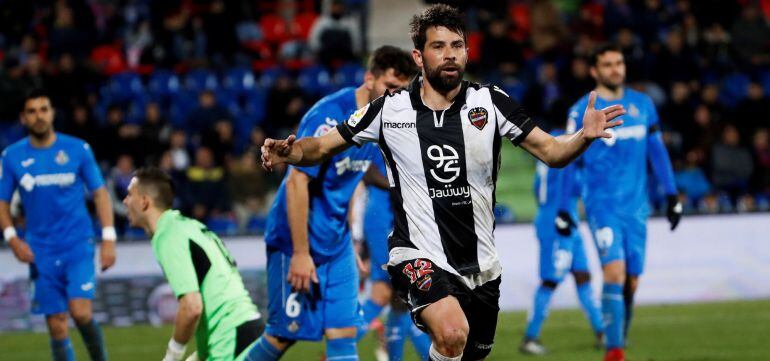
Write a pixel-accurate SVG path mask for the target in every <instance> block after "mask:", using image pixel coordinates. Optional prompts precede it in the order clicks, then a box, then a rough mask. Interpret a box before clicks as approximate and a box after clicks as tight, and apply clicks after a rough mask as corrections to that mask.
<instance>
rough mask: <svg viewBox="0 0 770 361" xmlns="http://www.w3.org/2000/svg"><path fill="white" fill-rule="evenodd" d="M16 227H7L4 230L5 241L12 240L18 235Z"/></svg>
mask: <svg viewBox="0 0 770 361" xmlns="http://www.w3.org/2000/svg"><path fill="white" fill-rule="evenodd" d="M16 236H17V235H16V228H13V226H8V227H5V229H4V230H3V238H4V239H5V242H6V243H7V242H10V241H11V239H12V238H14V237H16Z"/></svg>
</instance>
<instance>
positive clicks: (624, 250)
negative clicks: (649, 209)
mask: <svg viewBox="0 0 770 361" xmlns="http://www.w3.org/2000/svg"><path fill="white" fill-rule="evenodd" d="M588 223H589V226H590V227H591V233H592V234H593V237H594V242H595V243H596V249H597V250H598V251H599V259H600V260H601V262H602V266H603V265H606V264H608V263H610V262H614V261H625V263H626V273H628V274H630V275H634V276H639V275H641V274H642V273H643V272H644V257H645V248H646V244H647V220H646V219H641V218H640V217H632V216H619V215H616V214H610V213H609V212H608V213H600V212H597V214H596V215H590V216H589V219H588Z"/></svg>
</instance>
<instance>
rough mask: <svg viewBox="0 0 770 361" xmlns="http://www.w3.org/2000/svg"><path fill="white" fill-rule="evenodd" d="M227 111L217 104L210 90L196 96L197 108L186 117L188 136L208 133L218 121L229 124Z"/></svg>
mask: <svg viewBox="0 0 770 361" xmlns="http://www.w3.org/2000/svg"><path fill="white" fill-rule="evenodd" d="M232 119H233V117H232V115H231V114H230V112H229V111H227V109H226V108H225V107H223V106H221V105H220V104H218V103H217V98H216V96H215V95H214V92H213V91H211V90H204V91H202V92H201V93H200V94H199V95H198V106H197V107H196V108H195V109H193V110H192V111H191V112H190V115H189V116H188V117H187V123H186V124H187V126H186V128H187V130H188V131H189V132H190V134H201V133H203V132H206V131H209V130H210V129H211V128H212V127H213V126H214V124H215V123H217V122H219V121H228V122H231V121H232Z"/></svg>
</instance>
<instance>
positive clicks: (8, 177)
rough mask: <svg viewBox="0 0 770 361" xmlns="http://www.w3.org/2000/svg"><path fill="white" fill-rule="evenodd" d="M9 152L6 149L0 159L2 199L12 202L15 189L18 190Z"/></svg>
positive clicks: (0, 191)
mask: <svg viewBox="0 0 770 361" xmlns="http://www.w3.org/2000/svg"><path fill="white" fill-rule="evenodd" d="M7 152H8V151H4V152H3V155H2V159H0V163H2V165H0V167H2V170H0V200H3V201H5V202H10V201H11V197H13V191H14V190H16V178H15V177H14V176H13V170H12V169H11V165H10V162H9V161H7V160H8V159H7V158H8V157H7Z"/></svg>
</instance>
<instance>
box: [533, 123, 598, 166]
mask: <svg viewBox="0 0 770 361" xmlns="http://www.w3.org/2000/svg"><path fill="white" fill-rule="evenodd" d="M590 145H591V140H589V139H586V137H584V136H583V130H582V129H581V130H579V131H577V132H575V133H573V134H564V135H560V136H558V137H554V138H553V142H552V143H551V145H550V147H549V149H548V151H547V152H546V153H545V154H546V156H545V158H546V159H542V160H543V161H544V162H545V163H546V164H548V166H549V167H552V168H562V167H565V166H567V165H568V164H570V163H571V162H572V161H573V160H575V159H576V158H577V157H579V156H580V155H581V154H583V152H585V151H586V149H588V146H590Z"/></svg>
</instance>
